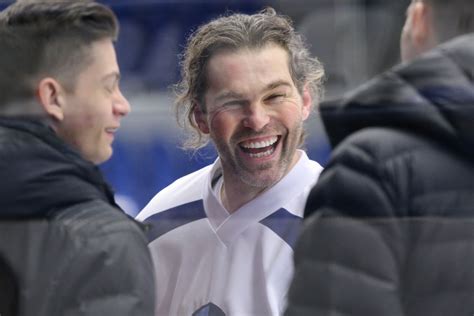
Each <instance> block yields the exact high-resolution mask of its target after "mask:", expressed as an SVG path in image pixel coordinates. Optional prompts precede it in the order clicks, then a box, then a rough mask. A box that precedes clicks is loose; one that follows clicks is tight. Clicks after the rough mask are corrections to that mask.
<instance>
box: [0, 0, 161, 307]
mask: <svg viewBox="0 0 474 316" xmlns="http://www.w3.org/2000/svg"><path fill="white" fill-rule="evenodd" d="M117 31H118V25H117V20H116V17H115V15H114V14H113V13H112V11H110V9H108V8H107V7H105V6H103V5H100V4H98V3H95V2H93V1H62V0H35V1H18V2H16V3H14V4H12V5H10V6H9V7H8V8H6V9H5V10H4V11H2V12H1V13H0V90H1V91H2V93H1V95H0V156H1V159H0V178H1V179H2V181H1V184H0V196H1V199H0V205H1V207H0V256H1V257H2V258H3V259H5V261H6V262H7V264H8V265H9V266H10V268H11V269H12V270H13V274H14V276H15V279H16V282H17V285H18V289H19V291H18V293H19V298H18V299H17V300H16V303H15V305H14V306H13V305H9V309H10V310H9V311H8V313H10V312H11V311H12V310H13V309H16V310H17V311H18V313H20V311H21V315H35V316H37V315H45V316H46V315H79V314H81V315H150V314H152V313H153V308H154V302H153V300H154V284H153V282H152V281H150V280H149V275H150V273H153V270H152V269H153V268H152V263H151V257H150V255H149V252H148V248H147V242H146V238H145V236H144V234H143V232H142V230H141V228H140V227H139V225H138V224H137V223H135V222H134V221H133V220H132V219H130V218H128V217H127V216H126V215H125V214H124V213H123V212H122V211H121V210H120V209H119V208H118V206H117V205H116V204H115V202H114V200H113V194H112V192H111V191H110V189H109V187H108V185H107V184H106V183H105V182H104V180H103V178H102V175H101V174H100V172H99V170H98V169H97V167H96V166H95V165H96V164H99V163H101V162H104V161H105V160H107V159H109V158H110V156H111V154H112V147H111V144H112V142H113V138H114V134H115V132H116V131H117V129H118V128H119V126H120V121H121V119H122V118H123V117H124V116H125V115H127V113H128V112H129V111H130V105H129V104H128V102H127V100H126V99H125V98H124V96H123V95H122V94H121V92H120V89H119V78H120V72H119V68H118V65H117V61H116V56H115V51H114V47H113V41H114V40H115V39H116V37H117ZM12 306H13V307H12ZM0 313H2V314H3V311H0ZM5 314H7V313H5ZM13 314H16V313H15V312H13Z"/></svg>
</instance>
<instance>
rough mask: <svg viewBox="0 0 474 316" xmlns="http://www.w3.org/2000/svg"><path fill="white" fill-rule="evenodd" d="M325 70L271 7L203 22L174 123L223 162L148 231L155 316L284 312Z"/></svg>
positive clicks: (172, 198)
mask: <svg viewBox="0 0 474 316" xmlns="http://www.w3.org/2000/svg"><path fill="white" fill-rule="evenodd" d="M322 76H323V70H322V67H321V65H320V64H319V62H318V61H317V60H316V59H314V58H311V57H310V56H309V54H308V51H307V50H306V48H305V46H304V44H303V42H302V40H301V38H300V37H299V36H298V35H297V34H296V33H295V31H294V30H293V28H292V26H291V24H290V22H289V21H288V20H286V19H285V18H283V17H282V16H279V15H277V14H276V13H275V11H274V10H273V9H268V10H266V11H264V12H261V13H259V14H254V15H244V14H234V15H229V16H225V17H221V18H218V19H216V20H214V21H211V22H210V23H208V24H206V25H203V26H201V27H200V28H199V29H198V30H197V31H196V32H195V33H194V34H193V35H192V36H191V38H190V40H189V42H188V46H187V48H186V51H185V55H184V62H183V81H182V82H181V83H180V86H179V88H180V89H179V91H178V94H179V96H178V99H177V107H178V116H179V115H181V116H179V117H180V118H181V119H182V121H184V122H188V123H189V124H190V127H191V129H194V131H195V134H194V135H193V136H194V137H192V138H191V139H190V142H188V144H192V145H194V146H195V147H199V146H202V145H204V144H205V143H206V141H207V140H208V139H209V138H210V139H211V140H212V142H213V143H214V145H215V147H216V148H217V152H218V155H219V158H218V159H217V160H216V161H215V163H213V164H212V165H210V166H207V167H205V168H203V169H201V170H198V171H196V172H194V173H192V174H190V175H187V176H185V177H183V178H181V179H179V180H177V181H176V182H174V183H173V184H171V185H170V186H169V187H167V188H165V189H164V190H163V191H161V192H159V193H158V194H157V195H156V196H155V197H154V198H153V200H152V201H151V202H150V203H149V204H148V205H147V206H146V207H145V209H144V210H143V211H142V212H141V213H140V214H139V216H138V219H140V220H143V221H145V223H150V224H151V225H152V228H151V230H150V234H149V239H150V249H151V251H152V256H153V258H154V264H155V274H156V284H157V310H156V312H155V313H156V315H207V313H214V314H212V315H277V314H279V313H281V312H282V311H283V307H284V304H285V297H286V293H287V287H288V282H289V280H290V279H291V276H292V273H293V267H292V255H293V248H292V247H293V242H294V239H295V238H296V235H297V233H298V228H299V224H300V220H301V218H302V211H303V206H304V201H305V199H306V196H307V193H308V191H309V189H310V187H311V186H312V185H313V184H314V183H315V182H316V180H317V178H318V175H319V173H320V172H321V166H320V165H319V164H318V163H316V162H315V161H311V160H309V159H308V157H307V156H306V154H305V152H304V151H302V150H300V149H298V148H299V147H300V146H301V145H302V143H303V136H304V130H303V122H304V121H305V120H306V119H307V118H308V116H309V115H310V112H311V110H312V108H313V105H314V104H315V103H317V101H318V99H319V96H320V89H321V86H320V85H321V77H322Z"/></svg>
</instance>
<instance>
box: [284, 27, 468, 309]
mask: <svg viewBox="0 0 474 316" xmlns="http://www.w3.org/2000/svg"><path fill="white" fill-rule="evenodd" d="M321 115H322V118H323V122H324V125H325V127H326V130H327V132H328V136H329V138H330V141H331V143H332V145H333V146H334V147H335V149H334V151H333V154H332V157H331V160H330V162H329V164H328V166H327V168H326V169H325V170H324V172H323V173H322V175H321V177H320V180H319V181H318V184H317V185H316V187H315V188H314V189H313V190H312V192H311V194H310V195H309V198H308V202H307V205H306V215H307V216H309V218H308V220H307V221H306V224H305V229H304V233H303V235H302V236H301V239H300V241H299V243H298V246H297V249H296V251H295V264H296V273H295V278H294V280H293V283H292V286H291V289H290V294H289V308H288V310H287V315H364V316H369V315H419V316H424V315H430V316H433V315H473V314H474V299H473V298H474V269H473V268H472V267H473V266H474V220H473V218H474V35H467V36H464V37H459V38H456V39H454V40H453V41H450V42H449V43H446V44H444V45H442V46H440V47H439V48H437V49H435V50H433V51H430V52H428V53H427V54H425V55H423V56H421V57H420V58H418V59H416V60H414V61H413V62H412V63H410V64H402V65H400V66H397V67H395V68H394V69H392V70H390V71H388V72H386V73H384V74H383V75H381V76H379V77H377V78H375V79H374V80H372V81H370V82H368V83H367V84H366V85H364V86H362V87H361V88H359V89H357V90H356V91H354V92H352V93H350V94H348V95H346V96H345V97H344V98H342V99H340V100H336V101H332V102H327V103H325V104H323V105H322V109H321ZM310 214H312V215H311V216H310Z"/></svg>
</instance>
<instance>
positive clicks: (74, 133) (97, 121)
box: [55, 39, 130, 164]
mask: <svg viewBox="0 0 474 316" xmlns="http://www.w3.org/2000/svg"><path fill="white" fill-rule="evenodd" d="M90 54H91V60H92V62H91V63H90V64H89V65H88V66H87V67H86V68H85V69H84V70H83V71H82V72H81V73H80V74H79V75H78V77H77V81H76V85H75V87H74V91H73V92H72V93H66V94H65V95H64V96H65V100H64V109H63V113H64V119H63V120H62V121H60V122H58V123H57V124H56V125H55V130H56V132H57V134H58V135H59V136H60V137H61V138H62V139H63V140H65V141H66V142H67V143H69V144H70V145H71V146H73V147H74V148H76V149H77V150H78V151H79V152H80V153H81V155H82V156H83V157H84V158H85V159H86V160H89V161H91V162H93V163H95V164H99V163H102V162H104V161H106V160H107V159H109V158H110V156H111V155H112V142H113V139H114V134H115V132H116V131H117V129H118V128H119V126H120V120H121V119H122V117H123V116H125V115H126V114H127V113H129V112H130V105H129V103H128V101H127V100H126V99H125V97H124V96H123V95H122V93H121V92H120V89H119V68H118V65H117V59H116V56H115V49H114V47H113V44H112V41H111V40H108V39H107V40H100V41H97V42H95V43H93V44H92V45H91V46H90Z"/></svg>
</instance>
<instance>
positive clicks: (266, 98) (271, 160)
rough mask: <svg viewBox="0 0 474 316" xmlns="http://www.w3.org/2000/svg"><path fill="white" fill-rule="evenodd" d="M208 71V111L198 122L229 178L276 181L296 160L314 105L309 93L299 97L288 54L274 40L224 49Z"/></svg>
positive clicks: (261, 184) (268, 183)
mask: <svg viewBox="0 0 474 316" xmlns="http://www.w3.org/2000/svg"><path fill="white" fill-rule="evenodd" d="M207 72H208V80H209V82H208V90H207V92H206V94H205V107H206V113H204V114H201V115H200V116H201V119H198V122H200V123H199V126H200V129H201V131H203V132H205V133H209V134H210V137H211V139H212V140H213V142H214V143H215V146H216V148H217V151H218V153H219V156H220V158H221V162H222V166H223V170H224V179H225V181H236V182H238V183H242V184H245V185H247V186H252V187H258V188H266V187H269V186H271V185H273V184H275V183H276V182H277V181H279V180H280V179H281V178H282V177H283V176H284V175H285V174H286V173H287V172H288V171H289V170H290V169H291V168H292V167H293V166H294V165H295V163H296V162H297V161H298V158H299V156H298V155H297V152H296V149H297V146H298V144H299V140H300V136H301V134H302V132H303V121H304V120H305V119H306V118H307V117H308V116H309V113H310V110H311V97H310V95H309V93H308V92H304V93H303V96H301V95H300V93H299V92H298V90H297V88H296V86H295V85H294V83H293V80H292V78H291V75H290V71H289V68H288V53H287V52H286V51H285V50H284V49H282V48H281V47H279V46H276V45H267V46H265V47H264V48H262V49H257V50H247V49H242V50H238V51H236V52H222V53H218V54H217V55H215V56H213V57H212V58H211V60H210V61H209V64H208V68H207ZM305 91H306V89H305ZM198 117H199V115H198Z"/></svg>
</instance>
